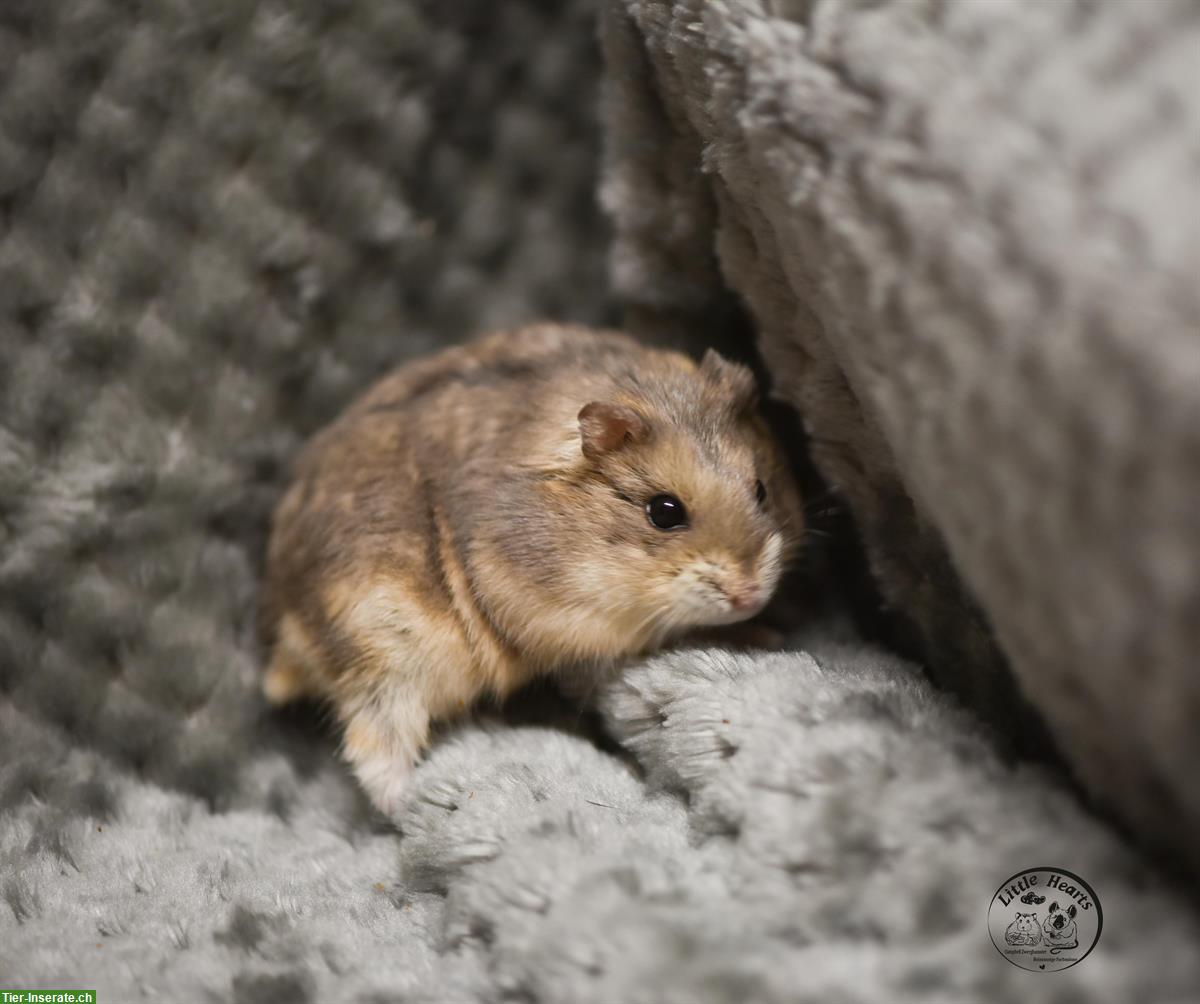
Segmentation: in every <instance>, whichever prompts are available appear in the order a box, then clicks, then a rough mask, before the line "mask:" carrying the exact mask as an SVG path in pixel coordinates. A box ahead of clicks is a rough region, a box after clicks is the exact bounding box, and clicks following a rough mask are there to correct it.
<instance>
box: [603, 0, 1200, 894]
mask: <svg viewBox="0 0 1200 1004" xmlns="http://www.w3.org/2000/svg"><path fill="white" fill-rule="evenodd" d="M605 10H606V13H607V18H606V21H607V25H606V51H607V58H608V62H609V66H610V71H609V74H610V77H611V78H612V84H611V86H610V92H609V101H608V104H607V120H608V124H609V136H610V138H609V157H608V161H609V162H608V167H607V176H606V180H605V197H606V203H607V205H608V207H609V208H610V210H611V211H612V214H613V217H614V220H615V223H616V244H615V249H614V276H615V279H616V282H617V287H618V291H619V292H620V293H621V295H622V296H623V297H625V298H626V299H627V300H629V301H631V302H632V303H634V304H636V305H639V306H641V307H642V308H644V309H645V310H646V311H652V312H656V313H658V314H670V313H672V312H682V314H683V315H684V316H687V317H693V318H695V317H701V316H704V315H705V314H713V313H719V311H720V309H721V308H720V303H721V300H722V298H723V297H726V296H728V295H729V294H728V293H726V292H725V290H726V289H727V288H728V289H732V290H734V291H736V293H737V294H739V295H740V296H741V297H742V298H743V300H744V302H745V304H746V305H747V307H748V308H749V310H750V311H751V313H752V315H753V317H754V320H755V323H756V327H757V330H758V332H759V348H760V349H761V351H762V353H763V356H764V358H765V360H766V363H767V369H768V370H769V372H770V373H771V376H772V378H773V382H774V384H775V388H776V391H777V392H778V393H779V394H780V395H782V396H783V397H785V398H786V399H787V400H788V401H790V402H791V403H793V404H794V405H796V407H797V408H798V410H799V411H800V413H801V414H802V415H803V416H804V420H805V423H806V425H807V428H808V430H809V432H810V435H811V443H812V453H813V457H814V459H815V461H816V462H817V464H818V466H819V467H820V468H821V469H822V470H823V472H824V473H825V475H826V477H827V479H828V481H829V482H830V483H831V485H832V486H833V487H834V488H836V490H837V491H838V493H839V494H840V496H841V497H842V498H844V499H845V500H846V501H847V502H848V504H849V505H850V508H851V509H852V511H853V513H854V516H855V518H856V520H857V522H858V526H859V528H860V530H861V532H862V535H863V538H864V540H865V543H866V545H867V549H868V554H869V557H870V559H871V562H872V565H873V568H874V570H875V572H876V575H877V579H878V581H879V583H880V586H881V589H882V591H883V594H884V597H885V599H886V600H887V601H888V603H890V604H891V605H892V606H894V607H895V608H897V609H899V610H900V611H902V612H903V613H904V614H906V615H907V617H908V619H909V620H910V621H911V623H912V624H913V625H914V626H915V629H916V634H917V635H918V636H919V640H920V642H921V644H920V649H919V650H920V651H921V652H923V654H924V656H925V658H926V660H927V662H928V664H929V667H930V670H931V672H932V673H934V675H935V677H936V678H937V679H938V680H939V681H940V682H941V683H943V684H944V685H946V686H948V687H950V688H952V689H953V690H955V691H957V692H958V693H959V694H960V695H962V696H963V698H964V699H965V700H966V701H967V702H968V703H970V704H971V705H972V706H974V707H975V708H976V709H977V710H978V711H980V713H982V714H984V715H985V716H987V717H988V718H990V719H991V720H993V721H997V722H999V723H1001V724H1002V727H1004V728H1005V729H1006V730H1007V731H1008V732H1009V733H1010V734H1014V735H1018V736H1020V737H1023V738H1026V739H1029V738H1030V737H1031V736H1034V735H1035V733H1036V732H1037V731H1039V730H1038V729H1037V726H1036V722H1034V721H1031V720H1030V716H1029V715H1027V714H1024V713H1023V712H1024V704H1025V702H1026V701H1027V702H1028V703H1031V704H1032V705H1033V706H1034V708H1035V709H1036V712H1037V718H1038V719H1040V720H1041V722H1042V723H1043V726H1044V728H1043V729H1042V730H1041V731H1043V732H1044V733H1047V734H1048V735H1049V738H1050V741H1051V743H1052V744H1053V746H1055V747H1056V748H1057V749H1058V751H1060V752H1061V754H1062V755H1063V756H1064V757H1065V758H1066V759H1067V761H1068V762H1069V764H1070V765H1071V767H1072V768H1073V769H1074V771H1075V772H1076V773H1077V774H1078V776H1079V777H1080V778H1081V779H1082V781H1084V782H1085V783H1086V785H1087V786H1088V787H1089V788H1090V790H1091V792H1092V793H1093V795H1094V796H1095V797H1096V798H1097V799H1098V800H1100V801H1101V802H1103V803H1104V804H1106V805H1108V806H1109V807H1111V808H1112V809H1115V810H1117V811H1118V812H1119V813H1120V814H1121V816H1122V817H1123V818H1124V820H1125V822H1126V824H1128V825H1129V826H1130V827H1132V828H1134V829H1136V830H1137V831H1139V832H1140V833H1141V834H1143V836H1145V837H1146V838H1147V839H1149V840H1151V841H1152V842H1153V843H1154V844H1156V845H1157V846H1158V847H1159V848H1160V849H1168V850H1169V851H1171V852H1173V853H1174V854H1175V855H1177V856H1179V857H1182V858H1183V859H1184V860H1185V861H1186V862H1187V864H1188V866H1189V867H1190V868H1191V869H1192V871H1193V875H1197V874H1200V841H1197V840H1196V839H1195V836H1196V833H1197V830H1198V829H1200V787H1198V786H1197V785H1196V784H1195V771H1196V768H1197V765H1198V764H1200V730H1198V729H1197V728H1196V722H1197V718H1198V715H1200V674H1198V673H1197V672H1196V665H1197V662H1196V652H1197V651H1198V650H1200V562H1198V561H1197V555H1200V520H1198V519H1197V518H1196V499H1197V498H1198V497H1200V394H1197V387H1200V286H1198V285H1197V282H1196V278H1197V276H1198V275H1200V228H1198V227H1197V220H1200V173H1198V168H1197V165H1198V164H1200V159H1198V156H1200V97H1198V96H1200V69H1198V67H1200V62H1198V61H1197V59H1196V53H1197V52H1198V51H1200V8H1197V6H1196V5H1195V4H1194V3H1190V2H1188V0H1179V2H1172V0H1161V2H1158V0H1156V2H1153V3H1092V2H1083V0H1080V2H1069V0H1063V2H1055V3H1042V2H1040V0H1013V2H1008V3H975V2H971V3H926V2H923V0H911V2H909V0H897V2H894V3H882V4H880V3H850V2H839V0H814V2H792V0H737V2H731V3H712V4H710V3H704V2H703V0H682V2H666V0H622V2H619V3H614V4H610V5H607V6H606V8H605ZM993 631H994V636H993ZM993 637H994V639H995V640H994V641H993ZM1005 657H1007V660H1006V659H1005ZM1014 680H1015V683H1016V686H1015V687H1014V685H1013V681H1014ZM1036 745H1038V744H1037V743H1029V742H1027V743H1026V744H1025V747H1026V748H1027V749H1028V748H1031V747H1034V746H1036Z"/></svg>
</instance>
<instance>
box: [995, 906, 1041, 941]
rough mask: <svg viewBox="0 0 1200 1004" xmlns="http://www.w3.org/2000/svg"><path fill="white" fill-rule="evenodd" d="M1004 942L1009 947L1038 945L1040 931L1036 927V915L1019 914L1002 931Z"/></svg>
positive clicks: (1039, 928)
mask: <svg viewBox="0 0 1200 1004" xmlns="http://www.w3.org/2000/svg"><path fill="white" fill-rule="evenodd" d="M1004 940H1005V941H1007V942H1008V943H1009V944H1010V945H1040V944H1041V943H1042V929H1041V927H1039V926H1038V922H1037V913H1036V912H1034V913H1019V912H1018V914H1017V915H1016V916H1015V917H1014V918H1013V921H1012V923H1011V924H1009V925H1008V927H1007V928H1005V930H1004Z"/></svg>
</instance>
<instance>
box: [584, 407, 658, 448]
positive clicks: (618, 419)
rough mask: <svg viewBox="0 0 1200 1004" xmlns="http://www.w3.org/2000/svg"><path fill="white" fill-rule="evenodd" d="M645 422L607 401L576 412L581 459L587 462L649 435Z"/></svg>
mask: <svg viewBox="0 0 1200 1004" xmlns="http://www.w3.org/2000/svg"><path fill="white" fill-rule="evenodd" d="M649 431H650V430H649V427H648V426H647V425H646V422H645V420H644V419H643V418H642V416H641V415H639V414H638V413H637V412H636V411H634V410H633V409H632V408H626V407H625V406H624V405H623V404H613V403H612V402H610V401H592V402H591V403H589V404H585V405H584V406H583V408H581V409H580V411H579V435H580V440H581V442H582V445H583V455H584V456H585V457H588V458H589V459H591V460H595V459H596V458H597V457H602V456H604V454H606V453H611V452H612V451H613V450H618V449H620V448H621V447H622V446H624V445H625V444H626V443H636V442H640V441H641V440H643V439H645V438H646V436H647V435H648V434H649Z"/></svg>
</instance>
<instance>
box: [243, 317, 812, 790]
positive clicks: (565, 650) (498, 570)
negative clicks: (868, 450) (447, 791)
mask: <svg viewBox="0 0 1200 1004" xmlns="http://www.w3.org/2000/svg"><path fill="white" fill-rule="evenodd" d="M801 526H802V509H801V506H800V502H799V495H798V491H797V488H796V486H795V483H794V482H793V480H792V477H791V475H790V473H789V471H788V468H787V465H786V463H785V461H784V459H783V457H782V455H781V453H780V452H779V450H778V449H777V448H776V446H775V444H774V443H773V442H772V439H771V437H770V435H769V434H768V431H767V427H766V425H765V424H764V422H763V420H762V418H761V417H760V416H759V414H758V411H757V407H756V392H755V382H754V379H753V376H752V375H751V373H750V371H749V370H747V369H746V368H745V367H744V366H741V365H738V364H735V363H732V362H729V361H727V360H725V359H723V358H722V357H721V356H719V355H718V354H717V353H716V352H713V351H709V352H708V353H707V354H706V355H705V356H704V359H703V361H702V362H701V363H699V364H697V363H696V362H694V361H692V360H691V359H689V358H688V357H687V356H685V355H682V354H679V353H676V352H668V351H660V350H655V349H650V348H647V347H644V346H642V345H640V344H639V343H637V342H635V341H634V340H633V339H631V338H629V337H627V336H625V335H622V334H619V333H616V332H610V331H593V330H589V329H585V328H578V327H564V326H555V325H543V326H537V327H531V328H526V329H523V330H520V331H516V332H507V333H501V334H496V335H492V336H490V337H485V338H483V339H482V340H479V341H477V342H475V343H472V344H468V345H463V346H458V347H455V348H451V349H448V350H446V351H443V352H441V353H440V354H437V355H434V356H432V357H430V358H426V359H423V360H419V361H416V362H413V363H410V364H408V365H405V366H403V367H401V368H400V369H398V370H396V371H395V372H393V373H391V374H390V375H388V376H385V377H384V378H383V379H382V380H381V381H380V382H379V383H377V384H376V385H375V386H374V387H372V388H371V389H369V390H368V391H367V392H366V393H365V394H364V395H363V396H362V397H361V398H359V399H358V400H357V401H356V402H354V403H353V404H351V405H350V407H349V408H348V409H347V410H346V411H345V412H344V413H343V414H342V415H341V416H340V417H339V418H338V419H337V420H335V421H334V422H333V423H332V424H331V425H330V426H328V427H327V428H325V429H324V430H323V431H322V432H320V433H318V434H317V435H316V436H315V437H314V438H313V439H312V440H311V441H310V442H309V444H308V445H307V446H306V447H305V448H304V449H303V451H302V452H301V454H300V456H299V458H298V461H297V463H296V464H295V468H294V474H293V478H292V481H291V484H290V486H289V487H288V488H287V490H286V492H285V494H284V496H283V498H282V500H281V501H280V503H279V505H278V508H277V509H276V511H275V513H274V516H273V520H272V527H271V534H270V541H269V544H268V553H267V568H266V577H265V584H264V591H263V597H262V603H261V610H262V627H263V633H264V641H265V643H266V644H267V646H268V647H269V649H270V662H269V665H268V667H267V671H266V674H265V676H264V685H263V686H264V692H265V694H266V696H267V698H268V699H269V700H270V701H271V702H274V703H282V702H285V701H288V700H290V699H292V698H295V697H299V696H304V695H308V696H315V697H318V698H324V699H326V700H328V701H329V702H330V703H331V704H332V707H333V709H334V711H335V713H336V716H337V719H338V720H339V722H340V724H341V725H342V727H343V730H344V732H343V752H344V755H345V757H346V758H347V760H348V761H349V763H350V765H351V766H352V768H353V770H354V772H355V773H356V775H357V777H358V778H359V780H360V781H361V783H362V785H363V787H364V788H365V789H366V791H367V793H368V795H369V796H370V798H371V799H372V801H373V802H374V804H375V805H376V806H377V807H378V808H379V809H381V810H382V811H384V812H385V813H391V812H393V811H394V810H395V809H396V808H397V807H398V804H399V799H400V797H401V794H402V792H403V789H404V784H405V780H406V778H407V776H408V775H409V773H410V772H411V770H412V767H413V765H414V763H415V762H416V760H417V758H418V756H419V754H420V753H421V752H422V750H423V749H424V747H425V745H426V742H427V739H428V736H429V727H430V723H431V721H437V720H440V719H445V718H447V717H451V716H453V715H455V714H457V713H459V712H461V711H463V710H465V709H466V708H468V707H469V706H470V705H471V704H472V703H473V702H475V701H476V700H477V699H478V698H480V697H482V696H485V695H491V696H493V697H496V698H503V697H504V696H505V695H507V694H508V693H510V692H511V691H512V690H513V689H515V688H517V687H518V686H520V685H521V684H523V683H525V682H526V681H528V680H530V679H531V678H532V677H534V676H535V675H537V674H541V673H547V672H549V671H551V670H555V669H560V668H567V667H572V668H575V669H580V668H582V669H583V671H585V672H590V671H593V670H595V671H599V670H601V669H605V668H611V667H613V666H614V665H617V664H619V662H620V661H621V660H623V659H625V658H627V657H629V656H631V655H634V654H637V653H642V652H646V651H648V650H650V649H652V648H654V647H655V646H658V645H660V644H662V643H663V642H665V641H667V640H668V639H671V638H673V637H675V636H677V635H679V634H680V633H682V632H684V631H686V630H688V629H689V628H696V627H701V626H711V625H719V624H728V623H733V622H735V621H740V620H743V619H745V618H748V617H751V616H753V615H754V614H755V613H757V612H758V611H759V610H761V609H762V607H763V606H764V605H765V604H766V602H767V600H768V599H769V598H770V596H771V594H772V592H773V591H774V589H775V587H776V584H777V583H778V581H779V577H780V574H781V572H782V571H783V569H784V567H785V565H786V563H787V562H788V560H789V558H790V557H791V556H792V554H793V552H794V551H795V549H796V547H797V544H798V542H799V539H800V533H801Z"/></svg>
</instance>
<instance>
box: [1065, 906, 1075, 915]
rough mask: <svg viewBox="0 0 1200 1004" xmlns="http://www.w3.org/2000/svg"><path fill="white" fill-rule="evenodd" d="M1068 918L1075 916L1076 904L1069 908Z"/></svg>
mask: <svg viewBox="0 0 1200 1004" xmlns="http://www.w3.org/2000/svg"><path fill="white" fill-rule="evenodd" d="M1067 916H1068V917H1074V916H1075V904H1074V903H1072V904H1071V905H1070V906H1069V907H1067Z"/></svg>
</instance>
